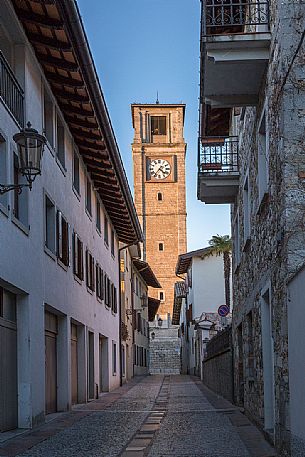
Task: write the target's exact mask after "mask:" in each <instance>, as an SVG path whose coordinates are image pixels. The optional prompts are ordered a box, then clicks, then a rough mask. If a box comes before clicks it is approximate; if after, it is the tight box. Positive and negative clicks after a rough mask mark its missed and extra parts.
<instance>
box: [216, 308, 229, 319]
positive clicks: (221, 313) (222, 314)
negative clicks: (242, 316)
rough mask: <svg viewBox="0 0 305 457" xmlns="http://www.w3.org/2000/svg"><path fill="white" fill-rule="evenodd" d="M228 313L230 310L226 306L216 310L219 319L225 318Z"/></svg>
mask: <svg viewBox="0 0 305 457" xmlns="http://www.w3.org/2000/svg"><path fill="white" fill-rule="evenodd" d="M229 312H230V309H229V307H228V306H227V305H221V306H219V308H218V314H219V316H220V317H226V316H227V315H228V314H229Z"/></svg>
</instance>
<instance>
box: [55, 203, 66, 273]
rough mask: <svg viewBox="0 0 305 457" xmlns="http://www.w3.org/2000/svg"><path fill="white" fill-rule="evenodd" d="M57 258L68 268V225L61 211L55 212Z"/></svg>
mask: <svg viewBox="0 0 305 457" xmlns="http://www.w3.org/2000/svg"><path fill="white" fill-rule="evenodd" d="M56 229H57V230H56V232H57V257H58V260H60V261H61V262H62V263H63V264H64V265H65V266H66V267H67V266H69V224H68V222H67V221H66V219H65V218H64V217H63V215H62V212H61V211H59V210H58V211H57V222H56Z"/></svg>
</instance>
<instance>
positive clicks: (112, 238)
mask: <svg viewBox="0 0 305 457" xmlns="http://www.w3.org/2000/svg"><path fill="white" fill-rule="evenodd" d="M111 254H112V255H113V256H114V230H111Z"/></svg>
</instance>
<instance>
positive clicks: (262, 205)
mask: <svg viewBox="0 0 305 457" xmlns="http://www.w3.org/2000/svg"><path fill="white" fill-rule="evenodd" d="M268 203H269V193H268V192H265V193H264V195H263V196H262V198H261V201H260V202H259V205H258V208H257V211H256V214H257V215H258V216H259V215H260V214H261V213H262V212H263V211H264V208H265V207H266V206H267V205H268Z"/></svg>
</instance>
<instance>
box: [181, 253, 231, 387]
mask: <svg viewBox="0 0 305 457" xmlns="http://www.w3.org/2000/svg"><path fill="white" fill-rule="evenodd" d="M209 249H210V248H203V249H198V250H197V251H191V252H187V253H185V254H181V255H180V256H179V257H178V261H177V265H176V274H177V276H181V275H185V281H184V283H183V284H184V287H183V286H182V285H181V284H180V282H178V283H176V287H175V300H174V307H173V323H174V324H176V325H179V324H180V338H181V370H182V373H188V374H193V375H197V376H200V377H201V378H202V377H203V375H202V363H203V360H204V358H205V345H206V343H207V341H208V340H209V339H210V338H211V337H212V336H214V335H215V334H216V333H217V332H218V331H220V330H221V329H222V328H224V327H225V326H226V325H227V323H228V321H227V319H226V318H225V319H223V320H222V319H221V318H220V316H219V314H218V308H219V306H221V305H223V304H224V303H225V287H224V271H223V259H222V257H221V256H216V255H209ZM182 290H184V296H183V294H182ZM182 298H183V300H182Z"/></svg>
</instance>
